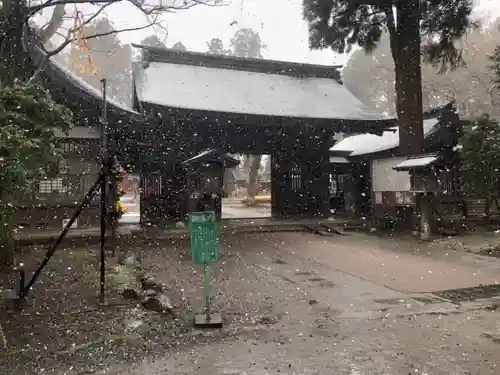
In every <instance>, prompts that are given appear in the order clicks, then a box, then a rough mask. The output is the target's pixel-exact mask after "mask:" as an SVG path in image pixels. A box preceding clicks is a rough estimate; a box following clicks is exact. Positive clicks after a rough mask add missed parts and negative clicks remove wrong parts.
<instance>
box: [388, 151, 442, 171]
mask: <svg viewBox="0 0 500 375" xmlns="http://www.w3.org/2000/svg"><path fill="white" fill-rule="evenodd" d="M436 160H438V157H437V155H422V156H419V157H412V158H408V159H406V160H404V161H402V162H401V163H399V164H397V165H395V166H394V167H392V169H395V170H408V169H412V168H417V167H426V166H428V165H431V164H432V163H434V162H435V161H436Z"/></svg>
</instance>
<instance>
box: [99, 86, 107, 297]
mask: <svg viewBox="0 0 500 375" xmlns="http://www.w3.org/2000/svg"><path fill="white" fill-rule="evenodd" d="M101 84H102V102H103V103H102V118H101V169H102V171H101V174H102V179H101V241H100V242H101V262H100V263H101V269H100V299H101V302H104V299H105V283H106V254H105V241H106V216H107V214H108V212H107V211H108V207H107V206H108V202H107V201H106V190H107V185H108V177H109V174H108V172H109V160H108V159H107V152H106V148H107V139H106V135H107V134H106V130H107V129H106V127H107V100H106V79H101Z"/></svg>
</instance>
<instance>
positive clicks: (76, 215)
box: [23, 175, 102, 297]
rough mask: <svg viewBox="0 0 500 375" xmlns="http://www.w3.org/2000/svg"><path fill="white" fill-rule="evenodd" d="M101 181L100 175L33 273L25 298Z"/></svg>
mask: <svg viewBox="0 0 500 375" xmlns="http://www.w3.org/2000/svg"><path fill="white" fill-rule="evenodd" d="M101 180H102V175H99V178H98V179H97V181H96V182H95V183H94V185H93V186H92V187H91V188H90V190H89V191H88V192H87V195H86V196H85V198H83V201H82V203H81V204H80V206H79V207H78V208H77V210H76V211H75V213H74V214H73V217H72V218H71V219H69V221H68V223H67V224H66V226H65V227H64V229H63V230H62V232H61V234H60V235H59V237H58V238H57V240H56V241H55V242H54V244H53V245H52V247H51V248H50V249H49V251H47V253H46V254H45V258H44V259H43V261H42V263H40V265H39V266H38V269H37V270H36V271H35V273H33V276H32V277H31V280H30V281H29V282H28V284H27V285H26V286H25V287H24V292H23V297H26V296H27V295H28V293H29V291H30V289H31V287H32V286H33V284H34V283H35V282H36V279H37V278H38V277H39V276H40V273H41V272H42V270H43V269H44V267H45V266H46V265H47V263H48V262H49V260H50V258H52V255H54V253H55V252H56V249H57V247H58V246H59V244H60V243H61V241H62V240H63V239H64V236H66V234H67V233H68V231H69V228H71V226H72V225H73V223H74V222H75V220H76V219H77V218H78V216H80V214H81V213H82V211H83V209H84V208H85V207H86V206H87V204H88V203H89V202H90V200H91V199H92V197H93V196H94V194H95V192H96V191H97V188H98V187H99V184H100V183H101Z"/></svg>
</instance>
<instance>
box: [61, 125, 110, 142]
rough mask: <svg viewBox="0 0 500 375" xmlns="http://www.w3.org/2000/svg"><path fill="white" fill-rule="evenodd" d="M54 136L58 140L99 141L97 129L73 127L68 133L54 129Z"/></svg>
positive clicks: (99, 136)
mask: <svg viewBox="0 0 500 375" xmlns="http://www.w3.org/2000/svg"><path fill="white" fill-rule="evenodd" d="M54 134H55V135H56V137H58V138H73V139H99V138H101V135H100V134H99V129H97V128H90V127H86V126H75V127H73V128H71V129H70V130H69V132H68V133H67V134H66V133H63V132H62V131H61V130H59V129H56V130H55V131H54Z"/></svg>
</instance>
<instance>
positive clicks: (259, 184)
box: [222, 154, 272, 219]
mask: <svg viewBox="0 0 500 375" xmlns="http://www.w3.org/2000/svg"><path fill="white" fill-rule="evenodd" d="M236 158H237V159H239V160H240V164H239V165H238V166H236V167H234V168H231V169H226V171H225V172H224V183H223V198H222V219H252V218H270V217H271V216H272V209H271V200H272V198H271V197H272V195H271V181H272V173H271V156H270V155H266V154H252V155H249V154H246V155H238V156H237V157H236Z"/></svg>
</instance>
